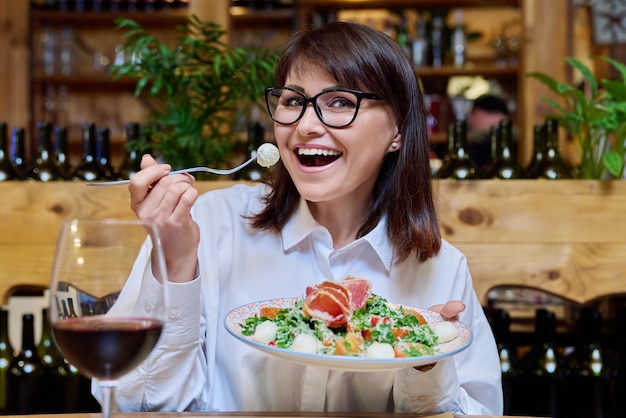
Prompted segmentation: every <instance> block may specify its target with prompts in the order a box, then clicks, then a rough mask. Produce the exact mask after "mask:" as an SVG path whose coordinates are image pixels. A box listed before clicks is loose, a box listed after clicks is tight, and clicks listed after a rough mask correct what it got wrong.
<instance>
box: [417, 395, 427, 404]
mask: <svg viewBox="0 0 626 418" xmlns="http://www.w3.org/2000/svg"><path fill="white" fill-rule="evenodd" d="M417 400H418V401H420V402H422V403H426V401H428V396H426V395H420V396H419V397H418V398H417Z"/></svg>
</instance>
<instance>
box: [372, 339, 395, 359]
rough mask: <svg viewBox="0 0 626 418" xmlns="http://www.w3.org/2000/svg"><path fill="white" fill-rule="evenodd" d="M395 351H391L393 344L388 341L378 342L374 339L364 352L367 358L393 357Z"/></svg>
mask: <svg viewBox="0 0 626 418" xmlns="http://www.w3.org/2000/svg"><path fill="white" fill-rule="evenodd" d="M395 356H396V353H395V352H394V351H393V346H392V345H391V344H388V343H379V342H378V341H374V342H373V343H372V344H371V345H370V346H369V347H367V350H366V352H365V357H367V358H394V357H395Z"/></svg>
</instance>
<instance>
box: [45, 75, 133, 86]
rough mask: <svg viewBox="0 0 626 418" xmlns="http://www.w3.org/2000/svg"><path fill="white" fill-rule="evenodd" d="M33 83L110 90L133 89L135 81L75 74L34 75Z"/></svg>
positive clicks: (126, 78) (106, 76) (107, 76)
mask: <svg viewBox="0 0 626 418" xmlns="http://www.w3.org/2000/svg"><path fill="white" fill-rule="evenodd" d="M33 82H34V83H36V84H44V83H49V84H58V85H66V86H68V87H74V88H93V89H96V90H101V89H103V88H107V89H109V88H111V89H116V88H119V89H123V90H128V89H131V90H132V89H134V88H135V85H136V83H137V80H135V79H134V78H129V77H122V78H120V79H118V80H113V76H111V75H109V74H89V75H87V74H76V75H69V76H66V75H61V74H53V75H45V74H35V75H33Z"/></svg>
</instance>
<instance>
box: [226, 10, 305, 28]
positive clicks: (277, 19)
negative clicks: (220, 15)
mask: <svg viewBox="0 0 626 418" xmlns="http://www.w3.org/2000/svg"><path fill="white" fill-rule="evenodd" d="M229 14H230V20H231V22H233V23H235V24H239V23H241V24H251V23H252V24H258V25H267V24H276V25H278V24H282V23H285V24H291V23H292V22H293V21H294V19H295V17H296V14H295V11H294V10H293V8H280V9H270V10H265V9H263V10H255V9H250V8H249V7H242V6H231V7H230V10H229Z"/></svg>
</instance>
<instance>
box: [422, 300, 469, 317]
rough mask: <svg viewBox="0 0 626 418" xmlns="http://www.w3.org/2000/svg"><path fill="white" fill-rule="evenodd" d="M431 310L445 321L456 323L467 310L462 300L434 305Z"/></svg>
mask: <svg viewBox="0 0 626 418" xmlns="http://www.w3.org/2000/svg"><path fill="white" fill-rule="evenodd" d="M429 310H431V311H435V312H439V314H440V315H441V316H442V318H443V319H445V320H448V321H456V320H457V319H459V314H460V313H461V312H463V311H464V310H465V304H464V303H463V302H461V301H460V300H451V301H448V302H446V303H443V304H438V305H433V306H431V307H430V308H429Z"/></svg>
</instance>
